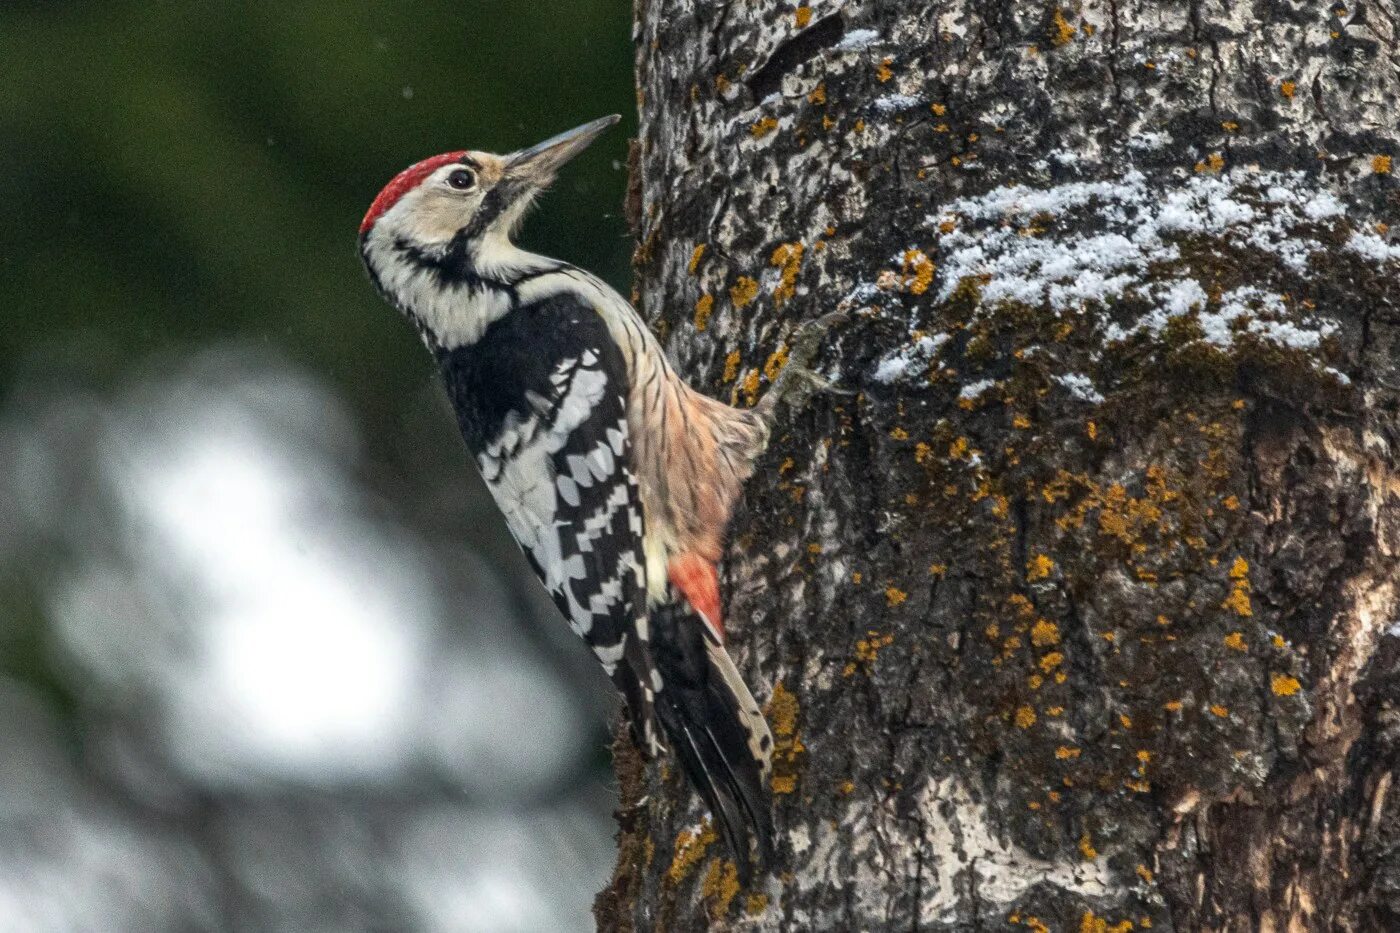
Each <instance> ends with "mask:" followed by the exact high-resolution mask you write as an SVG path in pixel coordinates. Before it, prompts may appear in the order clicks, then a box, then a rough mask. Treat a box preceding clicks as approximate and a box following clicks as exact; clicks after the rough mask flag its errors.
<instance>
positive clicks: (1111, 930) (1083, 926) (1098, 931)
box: [1079, 910, 1133, 933]
mask: <svg viewBox="0 0 1400 933" xmlns="http://www.w3.org/2000/svg"><path fill="white" fill-rule="evenodd" d="M1132 929H1133V921H1131V920H1123V921H1120V922H1119V923H1115V924H1113V925H1112V926H1109V925H1108V921H1107V920H1105V919H1103V918H1102V917H1099V916H1096V915H1095V914H1094V912H1093V911H1092V910H1086V911H1084V916H1082V917H1080V918H1079V933H1130V931H1131V930H1132Z"/></svg>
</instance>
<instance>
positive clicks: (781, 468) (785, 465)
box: [778, 457, 797, 476]
mask: <svg viewBox="0 0 1400 933" xmlns="http://www.w3.org/2000/svg"><path fill="white" fill-rule="evenodd" d="M796 465H797V464H796V461H794V460H793V459H792V458H791V457H787V458H786V459H784V460H783V462H782V463H780V464H778V475H779V476H782V475H783V474H784V473H786V472H788V471H789V470H791V469H792V468H793V467H794V466H796Z"/></svg>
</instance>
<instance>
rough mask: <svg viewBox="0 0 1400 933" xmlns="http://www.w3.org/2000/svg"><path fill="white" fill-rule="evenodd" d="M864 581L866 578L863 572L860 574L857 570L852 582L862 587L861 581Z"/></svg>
mask: <svg viewBox="0 0 1400 933" xmlns="http://www.w3.org/2000/svg"><path fill="white" fill-rule="evenodd" d="M863 579H864V576H863V575H862V574H861V572H860V571H859V570H857V571H856V572H855V573H853V574H851V582H852V583H854V584H855V585H856V586H860V581H861V580H863Z"/></svg>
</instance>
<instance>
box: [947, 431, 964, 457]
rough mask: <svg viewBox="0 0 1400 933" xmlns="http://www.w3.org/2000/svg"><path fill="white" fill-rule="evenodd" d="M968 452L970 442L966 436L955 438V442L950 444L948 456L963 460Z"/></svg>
mask: <svg viewBox="0 0 1400 933" xmlns="http://www.w3.org/2000/svg"><path fill="white" fill-rule="evenodd" d="M967 453H968V443H967V438H965V437H959V438H955V439H954V440H953V442H952V443H951V444H949V445H948V456H950V457H952V458H953V459H954V460H961V459H962V458H963V457H966V456H967Z"/></svg>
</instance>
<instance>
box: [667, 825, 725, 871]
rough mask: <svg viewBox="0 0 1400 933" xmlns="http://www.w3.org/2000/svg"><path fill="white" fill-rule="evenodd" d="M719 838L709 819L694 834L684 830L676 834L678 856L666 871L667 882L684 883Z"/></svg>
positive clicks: (672, 860)
mask: <svg viewBox="0 0 1400 933" xmlns="http://www.w3.org/2000/svg"><path fill="white" fill-rule="evenodd" d="M718 838H719V836H718V834H717V833H716V832H715V827H714V825H713V824H712V823H711V822H710V820H709V818H708V817H707V818H706V819H705V820H703V821H702V822H701V823H700V828H699V829H697V830H695V831H693V832H692V831H691V830H689V829H683V830H681V831H680V832H678V833H676V854H675V855H674V856H672V858H671V865H670V867H669V868H667V869H666V880H667V881H669V882H670V883H671V884H680V883H681V882H682V881H684V880H685V877H686V875H688V874H690V871H691V869H692V868H694V867H695V866H696V865H698V864H700V861H701V860H702V859H703V858H704V857H705V850H706V849H707V848H709V846H710V844H711V843H713V842H714V841H715V840H716V839H718Z"/></svg>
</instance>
